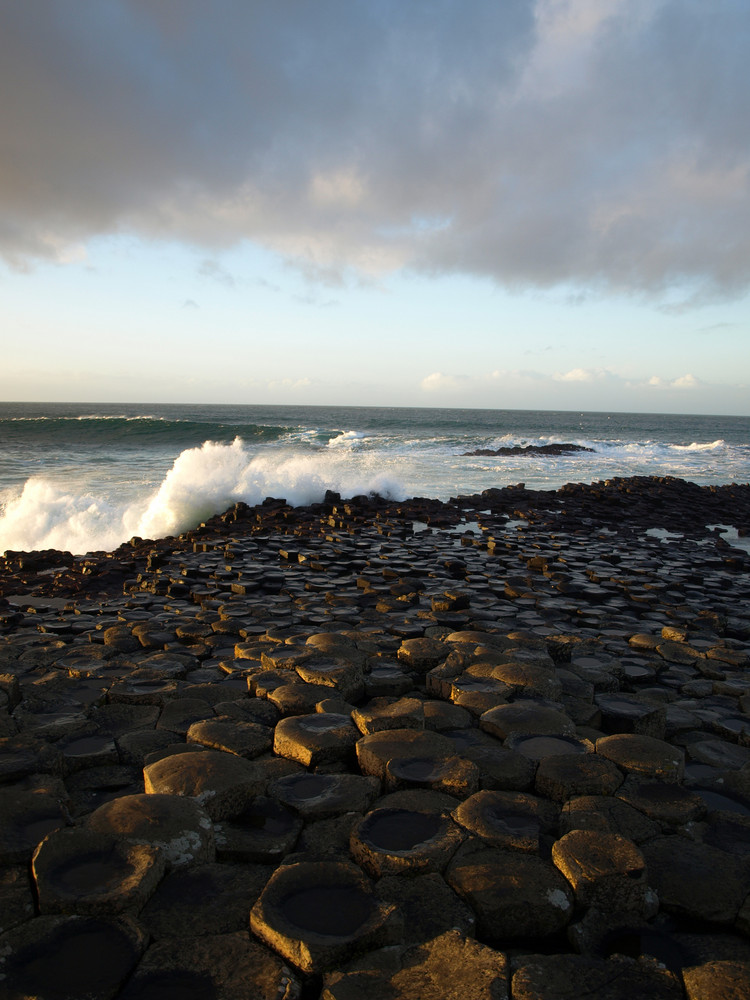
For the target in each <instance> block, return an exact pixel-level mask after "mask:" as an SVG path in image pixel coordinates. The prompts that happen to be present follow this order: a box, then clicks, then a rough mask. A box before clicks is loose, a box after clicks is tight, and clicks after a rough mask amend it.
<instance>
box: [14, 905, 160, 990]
mask: <svg viewBox="0 0 750 1000" xmlns="http://www.w3.org/2000/svg"><path fill="white" fill-rule="evenodd" d="M145 947H146V936H145V934H144V933H143V931H142V929H141V928H140V927H139V926H138V925H137V924H136V923H134V922H133V921H131V920H128V919H127V918H119V919H106V918H100V917H80V916H73V917H45V916H42V917H37V919H36V920H30V921H29V922H28V923H25V924H22V925H21V926H20V927H16V928H14V929H13V930H11V931H9V932H8V933H7V934H3V935H1V936H0V990H2V989H5V990H7V995H8V996H9V997H13V998H16V997H18V998H20V997H61V998H62V997H66V998H68V997H70V998H72V997H75V998H76V1000H113V998H114V997H115V996H116V994H117V993H118V992H119V990H120V989H121V987H122V986H123V984H124V983H125V981H126V980H127V978H128V976H129V975H130V973H131V971H132V969H133V968H134V966H135V965H136V963H137V962H138V960H139V958H140V957H141V955H142V953H143V951H144V950H145Z"/></svg>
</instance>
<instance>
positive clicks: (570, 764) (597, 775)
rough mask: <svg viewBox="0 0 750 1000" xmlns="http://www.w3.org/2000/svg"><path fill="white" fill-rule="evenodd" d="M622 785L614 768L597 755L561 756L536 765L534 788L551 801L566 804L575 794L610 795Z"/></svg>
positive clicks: (620, 773) (618, 771)
mask: <svg viewBox="0 0 750 1000" xmlns="http://www.w3.org/2000/svg"><path fill="white" fill-rule="evenodd" d="M622 782H623V775H622V772H621V771H620V769H619V768H618V767H617V765H616V764H614V763H612V761H609V760H607V758H606V757H603V756H601V755H600V754H595V753H585V754H564V755H559V756H550V757H545V758H544V759H543V760H541V761H540V762H539V766H538V768H537V771H536V776H535V778H534V787H535V789H536V791H537V792H538V793H539V794H540V795H544V796H546V797H547V798H550V799H553V800H554V801H555V802H567V801H568V799H571V798H573V797H574V796H576V795H613V794H614V793H615V792H616V791H617V789H618V788H619V787H620V785H621V784H622Z"/></svg>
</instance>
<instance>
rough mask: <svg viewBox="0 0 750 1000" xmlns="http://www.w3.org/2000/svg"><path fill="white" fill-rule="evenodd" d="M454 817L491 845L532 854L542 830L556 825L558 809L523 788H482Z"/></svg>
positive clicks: (547, 830)
mask: <svg viewBox="0 0 750 1000" xmlns="http://www.w3.org/2000/svg"><path fill="white" fill-rule="evenodd" d="M453 818H454V819H455V820H456V822H457V823H459V824H460V825H461V826H462V827H464V828H465V829H466V830H468V831H469V832H470V833H472V834H474V836H476V837H479V838H481V840H483V841H484V842H485V843H487V844H489V845H490V846H492V847H500V848H505V849H509V850H514V851H525V852H530V853H532V854H535V853H537V852H538V851H539V849H540V846H541V838H542V834H543V833H551V832H552V831H553V830H554V829H556V827H557V819H558V810H557V809H556V808H555V806H553V805H552V804H551V803H549V802H546V801H545V800H544V799H539V798H537V797H536V796H534V795H527V794H524V793H523V792H499V791H487V790H483V791H480V792H477V793H476V794H475V795H472V796H471V797H470V798H468V799H466V801H465V802H462V803H461V805H460V806H458V807H457V808H456V809H455V810H454V811H453Z"/></svg>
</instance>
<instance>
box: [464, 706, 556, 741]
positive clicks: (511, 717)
mask: <svg viewBox="0 0 750 1000" xmlns="http://www.w3.org/2000/svg"><path fill="white" fill-rule="evenodd" d="M479 725H480V726H481V727H482V729H484V730H485V732H488V733H490V734H491V735H492V736H496V737H497V739H499V740H505V739H507V738H508V737H509V736H510V735H511V734H512V733H522V734H526V735H529V736H575V724H574V723H573V720H572V719H570V718H569V717H568V716H567V715H565V713H564V712H560V711H558V710H557V709H555V708H548V707H547V706H545V705H540V704H538V703H536V702H533V701H525V700H521V701H514V702H512V703H511V704H508V705H498V706H497V708H491V709H490V710H489V711H488V712H485V713H484V715H482V717H481V718H480V720H479Z"/></svg>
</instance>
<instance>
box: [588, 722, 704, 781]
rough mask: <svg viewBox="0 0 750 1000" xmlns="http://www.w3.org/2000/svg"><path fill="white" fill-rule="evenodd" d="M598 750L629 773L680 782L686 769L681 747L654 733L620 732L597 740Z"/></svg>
mask: <svg viewBox="0 0 750 1000" xmlns="http://www.w3.org/2000/svg"><path fill="white" fill-rule="evenodd" d="M596 752H597V753H598V754H600V755H601V756H602V757H606V759H607V760H611V761H612V763H613V764H617V766H618V767H619V768H620V770H622V771H624V772H625V773H626V774H630V775H634V776H637V777H640V778H651V779H655V780H658V781H666V782H672V783H675V784H677V783H679V782H680V781H682V778H683V776H684V773H685V755H684V754H683V753H682V751H681V750H679V749H677V748H675V747H673V746H671V745H670V744H669V743H665V742H664V741H663V740H655V739H653V738H652V737H651V736H637V735H632V734H629V733H627V734H625V733H623V734H618V735H615V736H603V737H602V738H601V739H599V740H597V741H596Z"/></svg>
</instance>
